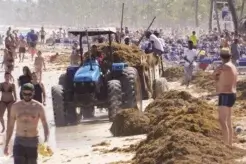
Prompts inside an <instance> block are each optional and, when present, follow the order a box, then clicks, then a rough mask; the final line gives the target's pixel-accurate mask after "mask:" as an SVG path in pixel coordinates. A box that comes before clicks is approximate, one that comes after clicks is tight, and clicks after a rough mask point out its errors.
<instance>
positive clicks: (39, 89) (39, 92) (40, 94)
mask: <svg viewBox="0 0 246 164" xmlns="http://www.w3.org/2000/svg"><path fill="white" fill-rule="evenodd" d="M31 82H32V84H33V86H34V91H35V92H34V93H35V94H34V96H33V99H34V100H36V101H38V102H40V103H42V104H43V105H44V106H45V105H46V102H45V100H46V94H45V88H44V85H43V83H41V82H40V81H38V77H37V74H36V73H35V72H33V73H32V81H31Z"/></svg>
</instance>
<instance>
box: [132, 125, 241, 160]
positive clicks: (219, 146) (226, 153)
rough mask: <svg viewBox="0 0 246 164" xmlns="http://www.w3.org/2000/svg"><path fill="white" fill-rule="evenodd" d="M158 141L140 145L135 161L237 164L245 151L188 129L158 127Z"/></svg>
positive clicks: (145, 142) (148, 141) (150, 140)
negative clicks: (236, 161) (237, 160)
mask: <svg viewBox="0 0 246 164" xmlns="http://www.w3.org/2000/svg"><path fill="white" fill-rule="evenodd" d="M155 133H156V134H155V138H148V139H147V140H146V141H143V142H142V143H140V145H139V147H138V148H137V154H136V156H135V158H134V163H135V164H139V163H141V164H159V163H168V164H173V163H175V164H191V163H192V164H203V163H209V164H218V163H231V164H233V163H235V161H233V160H234V159H237V158H240V157H242V156H244V153H245V150H241V149H239V148H232V149H231V148H230V147H228V146H226V145H225V144H224V143H222V142H221V141H220V140H217V139H214V138H211V137H206V136H204V135H202V134H201V133H194V132H191V131H189V130H186V129H182V128H178V129H166V127H165V125H164V126H162V125H159V126H157V127H156V132H155Z"/></svg>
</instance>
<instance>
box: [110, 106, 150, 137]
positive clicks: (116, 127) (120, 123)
mask: <svg viewBox="0 0 246 164" xmlns="http://www.w3.org/2000/svg"><path fill="white" fill-rule="evenodd" d="M149 123H150V122H149V118H148V117H147V116H145V115H144V113H143V112H141V111H139V110H137V109H124V110H122V111H121V112H119V113H118V114H117V115H116V117H115V119H114V122H113V124H112V126H111V128H110V131H111V133H112V134H113V135H114V136H129V135H137V134H144V133H146V132H147V131H148V128H149Z"/></svg>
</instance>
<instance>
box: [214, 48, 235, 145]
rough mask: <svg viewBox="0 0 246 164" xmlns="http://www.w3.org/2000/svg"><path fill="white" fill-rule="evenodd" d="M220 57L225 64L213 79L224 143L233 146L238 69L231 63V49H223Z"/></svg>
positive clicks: (216, 71) (219, 68)
mask: <svg viewBox="0 0 246 164" xmlns="http://www.w3.org/2000/svg"><path fill="white" fill-rule="evenodd" d="M220 57H221V59H222V61H223V64H222V65H221V66H220V67H218V68H217V69H216V70H215V71H214V73H213V78H214V79H215V80H216V82H217V84H216V91H217V94H218V96H219V104H218V112H219V122H220V125H221V129H222V135H223V141H224V143H225V144H227V145H229V146H232V138H233V130H232V122H231V115H232V106H233V105H234V104H235V101H236V85H237V74H238V73H237V69H236V67H235V65H234V64H233V63H232V62H231V53H230V51H229V49H225V48H224V49H222V50H221V52H220Z"/></svg>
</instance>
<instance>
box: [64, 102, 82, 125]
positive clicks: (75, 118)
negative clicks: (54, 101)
mask: <svg viewBox="0 0 246 164" xmlns="http://www.w3.org/2000/svg"><path fill="white" fill-rule="evenodd" d="M66 109H67V122H68V124H70V125H77V124H79V123H80V121H81V118H82V111H81V108H78V107H76V106H75V105H74V103H73V102H67V103H66Z"/></svg>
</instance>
